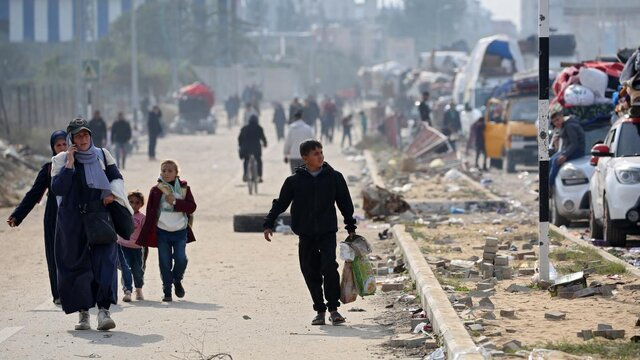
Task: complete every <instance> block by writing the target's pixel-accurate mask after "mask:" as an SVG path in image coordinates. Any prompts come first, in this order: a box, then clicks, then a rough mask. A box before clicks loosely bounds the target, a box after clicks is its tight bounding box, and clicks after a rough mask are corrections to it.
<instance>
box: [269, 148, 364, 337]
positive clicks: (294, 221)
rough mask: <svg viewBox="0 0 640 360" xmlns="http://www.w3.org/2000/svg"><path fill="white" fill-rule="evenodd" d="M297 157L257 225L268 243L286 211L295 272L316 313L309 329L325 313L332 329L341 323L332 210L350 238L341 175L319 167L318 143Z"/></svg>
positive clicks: (352, 223) (345, 190)
mask: <svg viewBox="0 0 640 360" xmlns="http://www.w3.org/2000/svg"><path fill="white" fill-rule="evenodd" d="M299 151H300V155H301V156H302V159H303V161H304V165H303V166H301V167H299V168H297V169H296V172H295V173H294V174H293V175H291V176H289V177H288V178H287V179H286V180H285V181H284V184H283V185H282V188H281V190H280V195H279V196H278V199H276V200H274V201H273V205H272V207H271V210H270V211H269V214H268V215H267V216H266V217H265V221H264V224H263V228H264V238H265V240H267V241H269V242H270V241H271V237H272V236H273V229H274V226H275V222H276V219H277V218H278V215H280V214H281V213H283V212H284V211H285V210H287V208H288V207H289V205H291V229H292V230H293V232H294V233H295V234H296V235H298V237H299V242H298V257H299V261H300V269H301V270H302V275H303V276H304V280H305V282H306V284H307V288H308V289H309V293H310V294H311V298H312V299H313V310H315V311H316V312H317V315H316V316H315V317H314V318H313V320H312V321H311V325H324V324H325V316H326V312H327V310H328V311H329V313H330V316H329V320H330V321H331V323H332V324H334V325H337V324H340V323H344V321H345V319H344V317H343V316H342V315H340V313H339V312H338V307H339V306H340V301H339V299H340V275H339V274H338V263H337V262H336V233H337V231H338V226H337V224H338V219H337V216H336V209H335V206H336V205H338V209H340V212H341V213H342V217H343V218H344V223H345V224H346V226H345V229H346V230H347V232H348V233H349V236H350V237H353V236H355V235H356V233H355V231H356V220H355V219H354V218H353V211H354V210H353V202H352V200H351V195H350V194H349V188H348V187H347V182H346V181H345V179H344V177H343V176H342V174H341V173H339V172H338V171H336V170H334V169H333V168H332V167H331V166H330V165H329V164H327V163H326V162H324V155H323V153H322V144H321V143H320V142H318V141H317V140H307V141H305V142H303V143H302V144H300V147H299ZM323 291H324V296H323ZM325 298H326V301H327V302H326V304H325V302H324V300H325Z"/></svg>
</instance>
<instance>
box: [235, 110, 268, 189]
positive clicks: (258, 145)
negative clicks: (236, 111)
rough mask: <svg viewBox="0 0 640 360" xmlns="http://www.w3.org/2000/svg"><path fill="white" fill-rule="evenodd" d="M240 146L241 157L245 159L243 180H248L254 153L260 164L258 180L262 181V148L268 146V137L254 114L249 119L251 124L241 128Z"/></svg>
mask: <svg viewBox="0 0 640 360" xmlns="http://www.w3.org/2000/svg"><path fill="white" fill-rule="evenodd" d="M238 146H239V148H240V158H241V159H243V160H244V163H243V167H242V168H243V170H244V171H243V175H242V180H243V181H248V177H247V170H248V166H249V159H251V155H253V157H254V158H255V159H256V163H257V165H258V182H262V148H263V147H267V138H266V137H265V136H264V130H263V129H262V126H260V125H258V117H257V116H255V115H254V116H252V117H251V119H249V124H248V125H245V126H243V127H242V129H240V135H238Z"/></svg>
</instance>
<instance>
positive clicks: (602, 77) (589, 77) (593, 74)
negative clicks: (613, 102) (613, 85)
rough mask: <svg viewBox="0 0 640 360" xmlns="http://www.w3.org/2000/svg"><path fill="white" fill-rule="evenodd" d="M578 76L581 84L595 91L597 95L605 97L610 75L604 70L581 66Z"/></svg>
mask: <svg viewBox="0 0 640 360" xmlns="http://www.w3.org/2000/svg"><path fill="white" fill-rule="evenodd" d="M578 76H579V77H580V84H581V85H582V86H584V87H587V88H589V89H590V90H591V91H593V94H594V95H595V96H596V97H604V96H605V92H606V91H607V86H608V84H609V77H608V76H607V74H605V73H604V72H602V71H600V70H598V69H593V68H587V67H581V68H580V70H579V72H578Z"/></svg>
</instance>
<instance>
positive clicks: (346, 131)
mask: <svg viewBox="0 0 640 360" xmlns="http://www.w3.org/2000/svg"><path fill="white" fill-rule="evenodd" d="M352 127H353V114H349V115H347V116H345V117H343V118H342V141H341V142H340V146H341V147H344V141H345V140H346V139H349V147H351V146H352V143H351V128H352Z"/></svg>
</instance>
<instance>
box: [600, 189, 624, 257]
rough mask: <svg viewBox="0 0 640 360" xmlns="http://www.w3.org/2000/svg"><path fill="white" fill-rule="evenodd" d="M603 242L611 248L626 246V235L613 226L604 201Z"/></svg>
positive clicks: (607, 206)
mask: <svg viewBox="0 0 640 360" xmlns="http://www.w3.org/2000/svg"><path fill="white" fill-rule="evenodd" d="M604 241H606V242H607V243H608V244H609V245H611V246H621V247H624V246H625V245H626V244H627V234H626V232H625V231H624V230H621V229H618V228H617V227H616V226H615V225H614V224H613V220H611V215H610V214H609V205H608V204H607V201H606V200H605V201H604Z"/></svg>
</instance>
